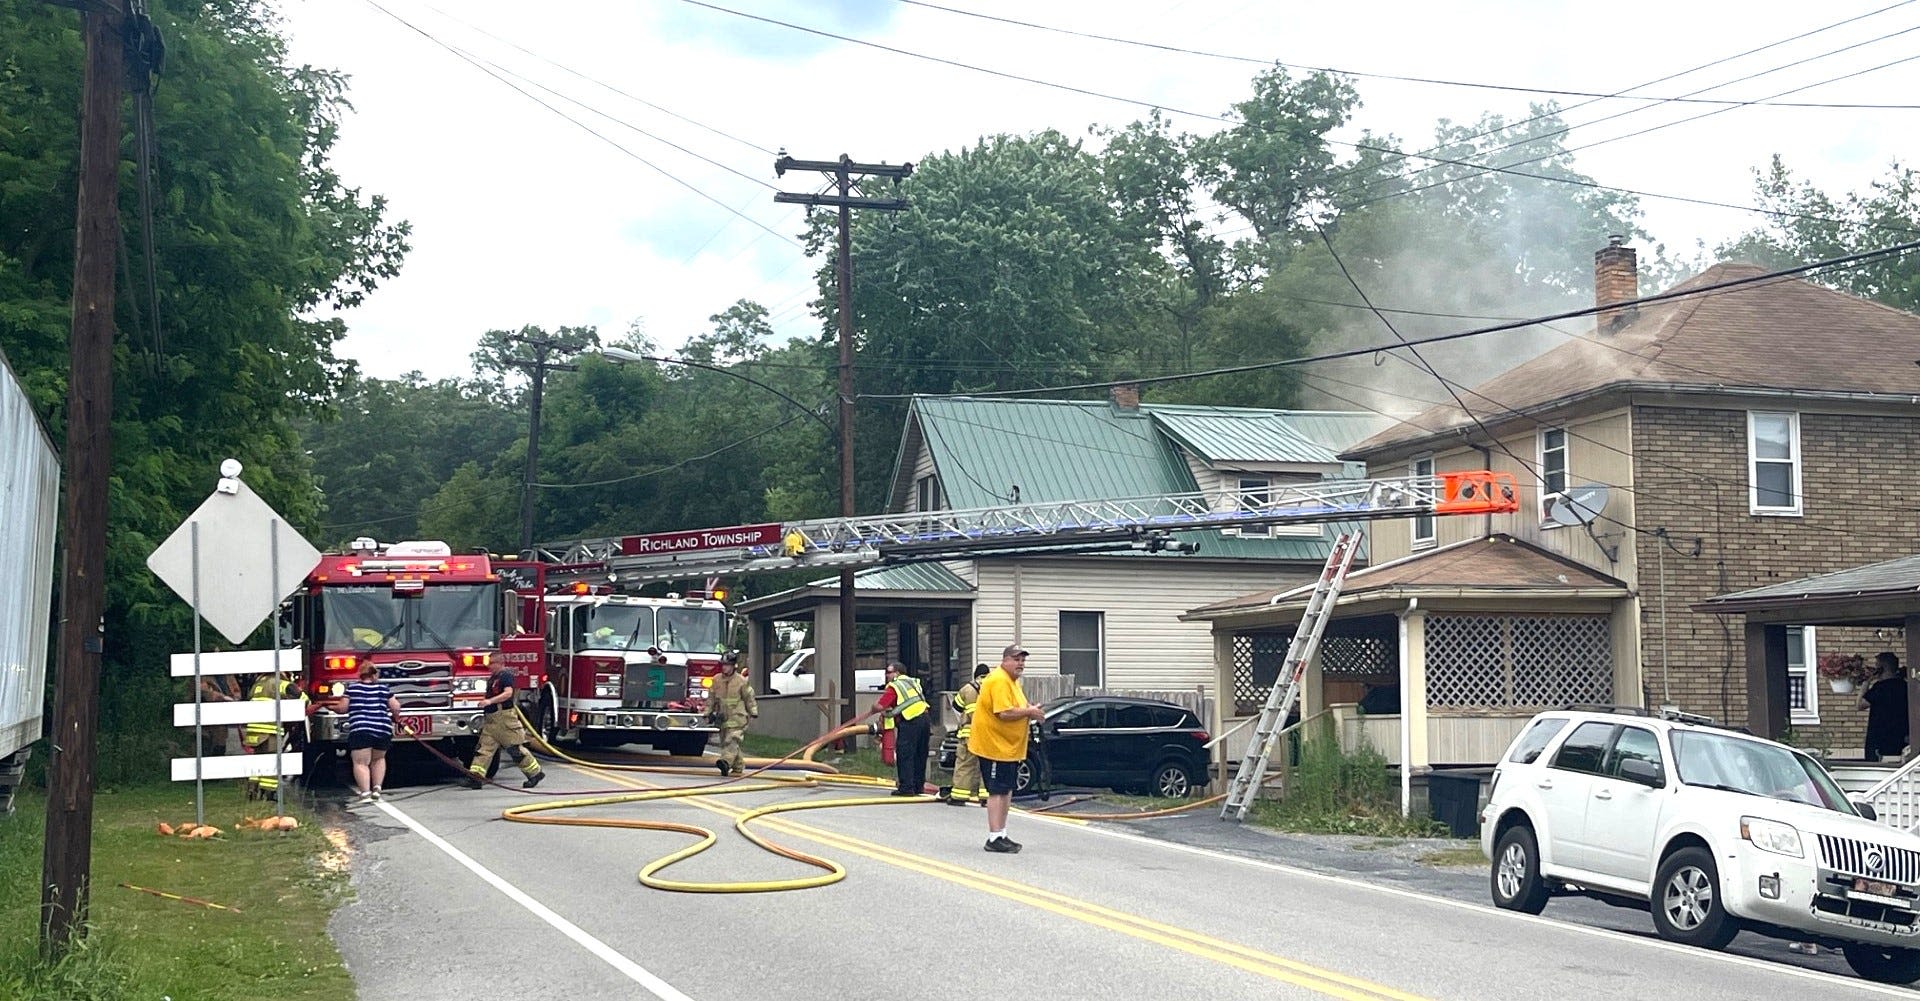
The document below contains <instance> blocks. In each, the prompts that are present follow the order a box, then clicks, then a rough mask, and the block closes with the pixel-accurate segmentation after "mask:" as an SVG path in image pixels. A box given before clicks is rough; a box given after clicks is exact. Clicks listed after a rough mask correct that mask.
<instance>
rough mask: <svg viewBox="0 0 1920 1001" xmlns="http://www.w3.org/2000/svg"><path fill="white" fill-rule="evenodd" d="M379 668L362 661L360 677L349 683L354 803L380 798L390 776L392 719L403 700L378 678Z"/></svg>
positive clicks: (398, 710) (349, 732)
mask: <svg viewBox="0 0 1920 1001" xmlns="http://www.w3.org/2000/svg"><path fill="white" fill-rule="evenodd" d="M379 677H380V669H379V668H377V667H375V666H373V665H372V664H362V665H360V680H359V681H354V682H349V683H348V684H347V752H348V754H349V755H351V756H352V758H353V785H354V790H355V791H356V792H357V793H359V795H358V796H356V797H355V798H354V802H355V803H370V802H373V801H374V800H377V799H379V798H380V783H381V782H382V781H383V780H385V779H386V777H387V748H389V747H391V746H393V722H394V720H395V719H397V718H398V717H399V715H400V700H399V699H397V698H395V697H394V696H393V694H392V693H391V692H389V691H388V690H387V686H385V685H382V684H380V683H379V681H378V680H377V679H378V678H379Z"/></svg>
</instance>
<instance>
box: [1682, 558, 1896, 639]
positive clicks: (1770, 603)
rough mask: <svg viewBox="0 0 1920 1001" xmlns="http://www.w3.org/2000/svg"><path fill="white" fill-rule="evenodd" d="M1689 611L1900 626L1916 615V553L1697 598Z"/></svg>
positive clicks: (1788, 620) (1771, 619) (1834, 623)
mask: <svg viewBox="0 0 1920 1001" xmlns="http://www.w3.org/2000/svg"><path fill="white" fill-rule="evenodd" d="M1693 610H1694V611H1696V612H1712V613H1719V614H1726V613H1736V614H1745V615H1746V617H1747V621H1748V622H1785V623H1791V624H1793V625H1807V626H1841V625H1847V626H1902V625H1904V624H1905V623H1906V620H1907V619H1908V618H1909V617H1912V616H1915V615H1920V556H1902V557H1900V558H1899V559H1893V560H1887V561H1885V562H1883V563H1869V564H1867V565H1866V566H1861V567H1854V568H1852V569H1850V570H1842V571H1839V572H1838V573H1829V574H1816V575H1814V576H1812V577H1802V578H1800V579H1799V580H1790V581H1783V582H1781V583H1779V584H1768V585H1766V586H1765V587H1756V588H1753V589H1751V590H1746V591H1735V592H1734V593H1732V594H1723V595H1719V596H1717V597H1713V598H1708V599H1707V600H1706V601H1702V602H1699V603H1697V604H1695V605H1694V606H1693Z"/></svg>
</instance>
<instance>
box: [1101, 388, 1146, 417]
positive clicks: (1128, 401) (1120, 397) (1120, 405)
mask: <svg viewBox="0 0 1920 1001" xmlns="http://www.w3.org/2000/svg"><path fill="white" fill-rule="evenodd" d="M1107 396H1108V398H1109V399H1111V400H1112V401H1113V408H1114V409H1115V410H1128V411H1132V410H1138V409H1140V386H1139V384H1137V383H1132V382H1129V383H1123V384H1121V385H1118V386H1114V387H1112V388H1111V389H1108V390H1107Z"/></svg>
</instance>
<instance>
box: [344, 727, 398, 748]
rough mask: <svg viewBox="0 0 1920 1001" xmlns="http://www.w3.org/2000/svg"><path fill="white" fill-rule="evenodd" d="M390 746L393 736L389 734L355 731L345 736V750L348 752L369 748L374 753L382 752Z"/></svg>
mask: <svg viewBox="0 0 1920 1001" xmlns="http://www.w3.org/2000/svg"><path fill="white" fill-rule="evenodd" d="M392 746H393V735H392V734H390V733H367V732H365V731H355V732H353V733H350V734H347V750H350V751H358V750H360V749H361V748H366V747H370V748H372V749H374V750H376V751H384V750H387V749H388V748H391V747H392Z"/></svg>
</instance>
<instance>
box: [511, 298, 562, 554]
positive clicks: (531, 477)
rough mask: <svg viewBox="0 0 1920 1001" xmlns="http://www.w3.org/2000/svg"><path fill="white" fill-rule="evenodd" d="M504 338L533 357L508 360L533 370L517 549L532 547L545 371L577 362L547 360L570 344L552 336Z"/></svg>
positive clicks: (514, 364) (553, 370)
mask: <svg viewBox="0 0 1920 1001" xmlns="http://www.w3.org/2000/svg"><path fill="white" fill-rule="evenodd" d="M507 340H508V341H511V342H514V343H518V344H525V345H527V346H528V347H530V348H532V349H533V360H532V361H526V360H523V359H520V358H509V359H507V364H509V365H512V366H514V367H515V368H524V369H526V370H527V371H529V372H532V373H533V395H532V396H531V397H530V398H529V399H528V404H529V406H528V420H527V424H528V427H527V471H526V475H525V476H524V477H523V478H522V479H521V481H520V551H521V552H523V553H524V552H526V551H528V550H530V549H532V548H533V511H534V500H533V496H534V490H533V484H534V483H535V482H536V481H537V480H538V479H539V470H540V397H541V394H542V393H544V392H545V391H546V385H547V373H548V372H577V371H579V370H580V366H578V365H568V364H564V363H562V362H554V361H548V360H547V358H548V356H549V355H551V354H552V353H553V352H554V351H555V350H565V349H567V348H568V347H569V345H568V344H567V343H565V342H563V341H557V340H554V339H553V338H551V337H545V336H542V337H523V336H521V335H519V334H508V335H507Z"/></svg>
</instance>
